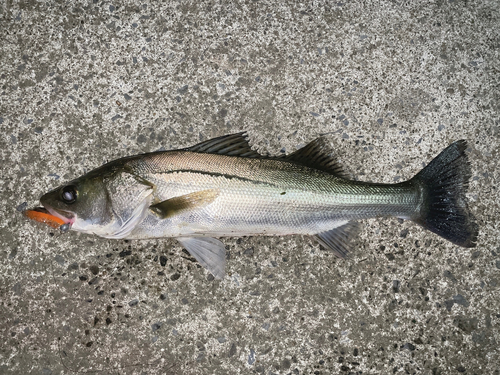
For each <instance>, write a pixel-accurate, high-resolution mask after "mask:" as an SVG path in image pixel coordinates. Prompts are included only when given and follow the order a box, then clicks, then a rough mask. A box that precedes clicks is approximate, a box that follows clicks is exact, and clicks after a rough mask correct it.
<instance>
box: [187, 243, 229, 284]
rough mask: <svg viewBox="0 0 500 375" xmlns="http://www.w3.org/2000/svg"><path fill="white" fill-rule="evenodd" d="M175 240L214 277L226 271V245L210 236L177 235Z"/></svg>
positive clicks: (218, 277) (218, 276)
mask: <svg viewBox="0 0 500 375" xmlns="http://www.w3.org/2000/svg"><path fill="white" fill-rule="evenodd" d="M177 241H179V243H180V244H181V245H182V246H184V247H185V248H186V250H187V251H189V253H190V254H191V255H192V256H193V257H194V258H195V259H196V260H197V261H198V262H199V263H200V264H201V265H202V266H203V267H204V268H205V269H207V270H208V272H210V273H211V274H212V275H214V277H215V278H216V279H219V280H221V279H223V278H224V275H225V273H226V247H225V246H224V244H223V243H222V242H220V241H219V240H216V239H215V238H211V237H179V238H177Z"/></svg>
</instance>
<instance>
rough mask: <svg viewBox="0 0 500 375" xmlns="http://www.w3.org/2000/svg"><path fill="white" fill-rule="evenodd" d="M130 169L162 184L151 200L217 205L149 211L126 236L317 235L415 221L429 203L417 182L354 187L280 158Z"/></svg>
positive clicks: (177, 160)
mask: <svg viewBox="0 0 500 375" xmlns="http://www.w3.org/2000/svg"><path fill="white" fill-rule="evenodd" d="M127 164H128V166H129V167H130V170H132V171H133V172H134V173H136V174H137V175H139V176H141V177H142V178H144V179H145V180H147V181H149V182H151V183H152V184H153V185H154V186H155V190H154V192H153V194H152V196H151V199H152V202H161V201H165V200H168V199H171V198H174V197H178V196H185V195H188V194H192V193H196V192H200V191H201V192H207V195H209V196H210V204H206V205H205V204H200V205H199V207H198V208H196V209H193V210H184V211H181V212H179V213H178V214H176V215H171V216H170V217H166V218H161V217H160V216H159V215H157V214H155V212H153V211H152V210H146V212H147V214H146V216H145V217H144V219H143V220H142V221H141V222H140V223H139V224H138V225H137V226H136V227H135V228H134V229H133V230H132V231H131V232H130V233H129V234H128V235H127V238H137V239H139V238H151V237H185V236H216V237H224V236H248V235H266V234H267V235H288V234H308V235H314V234H317V233H321V232H325V231H328V230H330V229H332V228H335V227H338V226H340V225H343V224H345V223H347V222H349V221H350V220H353V219H365V218H370V217H377V216H398V217H404V218H409V217H411V216H412V215H414V214H415V211H418V208H419V205H420V202H421V200H422V195H421V194H420V193H419V189H418V188H417V187H416V186H412V185H411V184H399V185H381V184H367V183H361V182H353V181H349V180H346V179H343V178H340V177H337V176H335V175H332V174H329V173H327V172H323V171H320V170H315V169H312V168H309V167H306V166H301V165H297V164H293V163H290V162H286V161H281V160H272V159H255V158H240V157H232V156H225V155H217V154H201V153H192V152H189V151H173V152H165V153H162V154H151V155H148V156H145V157H141V158H137V159H133V160H130V161H129V162H128V163H127Z"/></svg>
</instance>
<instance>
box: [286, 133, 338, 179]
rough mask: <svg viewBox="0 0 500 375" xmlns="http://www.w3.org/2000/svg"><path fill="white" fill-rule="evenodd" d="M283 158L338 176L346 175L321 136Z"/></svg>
mask: <svg viewBox="0 0 500 375" xmlns="http://www.w3.org/2000/svg"><path fill="white" fill-rule="evenodd" d="M284 160H286V161H290V162H293V163H296V164H300V165H304V166H306V167H309V168H314V169H319V170H321V171H324V172H328V173H331V174H333V175H335V176H338V177H343V178H346V177H348V175H347V173H345V172H344V171H343V169H342V167H341V166H340V165H339V164H338V163H337V161H336V160H335V157H334V156H333V152H332V149H331V148H330V146H329V145H328V144H327V143H326V142H325V139H324V138H322V137H320V138H316V139H315V140H314V141H312V142H310V143H309V144H307V145H306V146H304V147H302V148H300V149H298V150H297V151H295V152H294V153H292V154H290V155H288V156H285V157H284Z"/></svg>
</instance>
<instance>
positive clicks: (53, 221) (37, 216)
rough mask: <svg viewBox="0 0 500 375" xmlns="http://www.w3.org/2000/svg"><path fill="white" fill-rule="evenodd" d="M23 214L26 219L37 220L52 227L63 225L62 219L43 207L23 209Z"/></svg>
mask: <svg viewBox="0 0 500 375" xmlns="http://www.w3.org/2000/svg"><path fill="white" fill-rule="evenodd" d="M24 216H26V217H27V218H28V219H31V220H35V221H38V222H39V223H44V224H47V225H50V226H51V227H52V228H59V227H61V225H64V224H65V223H64V220H62V219H60V218H58V217H57V216H54V215H52V214H50V213H49V212H48V211H47V210H46V209H44V208H35V209H33V210H26V211H24Z"/></svg>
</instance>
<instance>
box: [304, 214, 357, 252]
mask: <svg viewBox="0 0 500 375" xmlns="http://www.w3.org/2000/svg"><path fill="white" fill-rule="evenodd" d="M358 231H359V224H358V223H357V222H356V221H349V222H347V223H346V224H343V225H341V226H339V227H337V228H333V229H332V230H329V231H326V232H321V233H318V234H316V235H315V236H314V237H315V238H316V240H317V241H318V242H319V243H320V244H321V245H323V246H324V247H325V248H327V249H329V250H331V251H333V253H334V254H335V255H336V256H337V257H339V258H345V257H346V256H347V254H348V253H349V250H350V248H351V246H352V242H353V241H352V238H353V237H354V236H355V235H356V234H357V233H358Z"/></svg>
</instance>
